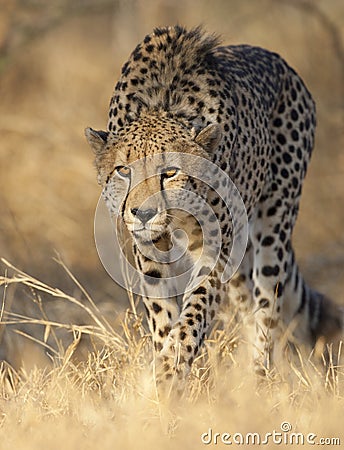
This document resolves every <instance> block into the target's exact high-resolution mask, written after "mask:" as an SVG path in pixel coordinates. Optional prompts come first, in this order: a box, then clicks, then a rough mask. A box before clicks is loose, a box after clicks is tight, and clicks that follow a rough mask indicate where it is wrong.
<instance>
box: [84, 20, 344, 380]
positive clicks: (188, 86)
mask: <svg viewBox="0 0 344 450" xmlns="http://www.w3.org/2000/svg"><path fill="white" fill-rule="evenodd" d="M315 125H316V118H315V104H314V101H313V99H312V96H311V94H310V93H309V91H308V90H307V88H306V86H305V84H304V83H303V81H302V79H301V78H300V77H299V76H298V75H297V73H296V72H295V71H294V70H293V69H292V68H291V67H290V66H289V65H288V64H287V63H286V62H285V61H284V60H283V59H282V58H281V57H280V56H279V55H278V54H276V53H272V52H270V51H268V50H264V49H262V48H258V47H253V46H249V45H231V46H222V45H221V44H220V42H219V39H218V37H217V36H214V35H211V34H208V33H207V32H205V31H204V30H203V29H202V28H200V27H197V28H194V29H191V30H187V29H185V28H183V27H181V26H174V27H166V28H157V29H155V30H154V32H153V33H152V34H150V35H147V36H146V37H145V38H144V40H143V42H142V43H140V44H139V45H138V46H137V47H136V48H135V50H134V51H133V52H132V54H131V56H130V57H129V60H128V61H127V62H126V63H125V64H124V66H123V68H122V72H121V76H120V78H119V81H118V82H117V84H116V86H115V89H114V92H113V96H112V98H111V102H110V110H109V121H108V126H107V131H96V130H94V129H92V128H86V130H85V134H86V137H87V140H88V143H89V144H90V146H91V147H92V149H93V150H94V153H95V165H96V168H97V171H98V182H99V183H100V185H101V186H102V188H103V196H104V198H105V201H106V204H107V206H108V209H109V211H110V213H111V215H112V216H116V217H118V218H119V219H120V223H121V224H122V225H121V226H124V227H126V228H127V230H128V231H129V234H130V236H131V240H132V249H133V257H134V259H135V264H136V268H137V270H138V271H139V272H140V273H141V274H142V283H143V294H142V298H143V303H144V305H145V309H146V313H147V320H148V323H149V328H150V331H151V334H152V339H153V343H154V348H155V352H156V357H155V361H156V364H157V373H158V379H159V381H162V382H165V381H166V380H169V379H171V378H172V377H173V379H174V380H178V382H179V381H181V380H183V379H185V377H186V375H187V374H188V373H189V371H190V367H191V365H192V363H193V361H194V359H195V357H196V356H197V354H198V352H199V350H200V348H201V346H202V343H203V341H204V339H205V337H206V336H207V331H208V330H209V327H210V325H211V323H212V321H213V319H214V317H215V315H216V313H217V311H218V308H219V306H220V305H221V304H223V302H224V301H225V300H227V299H228V298H229V300H230V301H231V302H234V304H236V305H237V306H238V309H239V311H240V312H241V314H242V315H243V317H247V316H250V317H251V318H253V320H254V344H253V361H254V370H255V371H256V372H257V373H266V372H267V371H268V370H270V369H271V367H272V361H273V353H274V347H275V343H276V342H279V341H280V340H281V336H282V333H283V330H285V329H286V326H288V325H290V324H292V325H293V326H292V327H291V328H292V330H293V336H295V337H296V338H297V339H299V340H300V341H301V342H305V343H307V344H310V345H313V346H314V344H315V343H316V341H317V339H318V338H319V337H321V336H325V337H326V339H327V340H329V341H331V340H332V339H335V338H337V336H340V334H341V332H342V330H343V320H342V317H343V311H342V310H341V309H340V308H339V307H338V306H336V305H335V304H333V303H332V302H331V301H330V300H328V299H327V298H326V297H325V296H324V295H322V294H320V293H318V292H315V291H314V290H312V289H311V288H310V287H309V286H308V285H307V284H306V282H305V280H304V279H303V277H302V275H301V273H300V271H299V268H298V266H297V263H296V261H295V256H294V251H293V247H292V232H293V228H294V225H295V221H296V218H297V214H298V209H299V202H300V196H301V190H302V184H303V180H304V178H305V175H306V171H307V167H308V164H309V160H310V157H311V153H312V149H313V143H314V131H315ZM185 155H192V156H193V157H195V158H196V157H197V158H200V159H201V160H202V161H209V162H210V163H211V164H212V165H215V166H216V167H217V168H218V171H217V170H215V171H214V172H212V173H211V176H210V177H209V178H211V179H212V180H213V185H212V186H210V185H209V184H207V183H204V182H203V181H202V180H199V179H196V178H194V177H193V176H192V167H191V173H190V167H189V166H190V164H189V166H188V168H187V169H186V166H187V161H186V160H184V159H183V158H184V157H185ZM138 161H139V162H140V165H139V166H137V165H136V164H137V162H138ZM194 164H195V165H194ZM193 165H194V168H195V169H196V166H197V163H193V162H192V164H191V166H193ZM200 170H201V171H202V169H200ZM221 173H222V174H223V173H224V174H226V175H227V176H228V177H229V178H230V180H231V181H232V182H233V184H234V185H235V187H236V189H237V190H238V192H239V194H240V197H241V199H242V202H243V204H244V207H245V213H246V217H247V222H248V238H247V241H242V245H243V246H244V248H243V255H244V257H243V260H242V262H241V264H240V266H239V268H238V270H237V271H236V273H235V274H232V276H231V279H230V280H229V281H228V280H227V282H225V283H224V282H223V278H221V274H223V272H224V267H225V265H226V262H227V261H228V259H229V257H230V250H231V245H232V243H233V229H234V228H233V227H234V219H233V217H232V215H231V213H230V211H228V207H227V205H226V201H225V200H224V197H223V196H222V195H219V194H218V190H217V188H218V185H219V184H221V183H220V179H221V176H220V174H221ZM139 174H140V176H141V178H140V180H139V182H136V181H134V179H138V178H137V177H138V175H139ZM228 192H229V194H228V195H227V198H228V197H229V198H231V196H232V194H231V193H230V192H233V191H230V190H229V191H228ZM195 196H196V197H197V199H198V200H194V197H195ZM179 202H180V203H181V204H183V205H188V202H189V206H190V209H189V210H188V209H187V208H182V209H180V208H178V204H179ZM192 205H193V206H192ZM204 205H207V208H204ZM196 210H197V212H198V216H197V217H195V214H194V213H193V212H194V211H196ZM199 217H200V218H199ZM212 223H216V224H217V225H218V227H217V229H213V227H210V231H209V233H210V237H209V236H208V237H209V239H208V238H207V237H205V235H204V233H203V232H202V225H205V224H208V225H209V224H212ZM177 230H179V231H180V230H182V234H183V236H184V237H185V236H186V237H187V246H186V252H185V254H184V256H183V258H184V260H183V261H184V262H183V264H186V266H187V268H188V279H187V281H186V285H185V289H184V291H183V292H182V293H180V291H178V289H176V286H174V287H173V285H171V284H166V283H164V281H165V280H166V279H171V278H173V277H177V275H178V273H179V272H178V270H180V269H179V268H178V265H177V264H176V262H175V261H174V260H173V261H172V260H171V248H172V247H173V246H174V241H175V238H176V235H177V233H176V231H177ZM207 239H208V240H207ZM204 244H207V246H208V251H204V252H202V251H201V249H202V247H204ZM209 249H210V250H209ZM214 249H216V251H217V252H218V258H217V260H216V261H215V263H214V264H213V265H210V263H209V259H211V257H212V255H211V253H212V250H214ZM157 253H159V254H165V253H166V254H168V255H169V256H168V257H167V258H166V259H165V260H162V259H160V260H159V259H157V258H156V254H157ZM215 253H216V252H215ZM169 258H170V259H169ZM196 261H197V264H196ZM177 284H178V283H177ZM171 286H172V287H171ZM177 287H178V286H177Z"/></svg>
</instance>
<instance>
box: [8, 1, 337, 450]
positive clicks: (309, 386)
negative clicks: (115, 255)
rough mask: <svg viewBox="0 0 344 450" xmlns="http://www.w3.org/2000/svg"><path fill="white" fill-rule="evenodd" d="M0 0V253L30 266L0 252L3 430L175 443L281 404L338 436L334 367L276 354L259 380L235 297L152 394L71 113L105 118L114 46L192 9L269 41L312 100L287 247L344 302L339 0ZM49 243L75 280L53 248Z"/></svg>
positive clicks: (28, 443) (220, 27) (85, 442)
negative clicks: (312, 129)
mask: <svg viewBox="0 0 344 450" xmlns="http://www.w3.org/2000/svg"><path fill="white" fill-rule="evenodd" d="M307 2H308V4H313V5H315V6H316V7H317V8H318V9H319V10H320V12H321V13H322V14H320V15H319V14H318V13H314V11H313V12H312V11H309V10H307V8H305V7H303V6H302V5H304V4H305V3H307ZM0 3H1V7H0V98H1V102H0V131H1V139H0V204H1V214H0V257H4V258H6V259H7V260H8V261H13V262H14V263H15V265H16V266H18V267H20V268H21V269H22V270H24V271H25V272H27V273H30V274H31V276H29V275H27V274H26V273H25V272H22V271H21V270H18V269H15V268H13V267H12V268H11V267H10V266H9V265H8V264H6V263H5V262H3V263H2V266H1V267H2V268H1V274H0V275H2V278H1V281H0V283H1V285H0V298H1V299H2V309H1V311H0V318H1V327H0V359H1V360H3V362H2V365H1V379H0V393H1V398H0V443H1V444H0V448H1V449H13V448H16V449H19V450H20V449H25V450H30V449H35V450H36V449H39V448H47V449H49V450H50V449H55V448H56V449H60V448H61V447H63V448H65V449H66V450H68V449H69V448H83V449H87V448H92V449H95V448H103V449H106V448H111V449H113V448H152V447H153V448H154V447H159V446H160V447H162V448H166V449H168V448H177V447H178V448H185V449H187V448H197V447H198V446H201V443H200V435H201V433H204V432H205V431H207V430H208V428H209V427H212V428H213V430H214V431H219V432H224V431H228V432H229V433H234V432H246V431H252V432H254V431H260V432H269V431H270V432H271V431H272V430H273V429H276V430H279V429H280V424H281V422H283V421H289V422H290V423H291V424H292V425H293V429H294V430H295V429H297V430H299V431H302V432H304V433H308V432H314V433H317V434H318V436H319V437H320V436H324V437H327V436H328V437H330V436H338V435H339V436H340V434H341V433H342V431H341V429H342V411H343V387H344V384H343V368H342V367H339V368H338V369H337V370H336V371H335V373H332V372H331V371H332V370H333V369H332V368H330V371H329V372H327V373H326V370H325V368H324V366H323V365H322V363H321V362H320V363H319V362H318V361H316V359H315V358H314V356H312V357H309V355H307V353H306V354H305V353H303V354H302V356H301V355H300V357H298V356H297V355H296V356H295V355H294V356H290V358H289V356H288V358H289V359H288V358H287V357H286V358H284V361H283V362H282V363H280V364H279V365H278V366H277V369H278V371H277V372H275V373H273V374H271V377H270V379H269V380H268V381H267V382H266V383H265V384H264V385H260V386H257V384H256V380H255V378H254V377H253V376H252V374H251V371H250V369H249V367H250V366H249V364H248V362H247V361H249V360H250V359H249V357H248V356H247V355H246V353H247V352H249V349H248V348H247V345H245V343H243V342H242V341H241V339H240V333H239V331H240V330H239V325H235V324H234V323H232V322H231V321H230V317H231V316H230V315H228V316H227V319H226V321H225V323H224V325H223V328H222V329H221V328H218V329H217V330H214V331H213V334H212V335H211V336H210V338H209V340H208V341H207V344H206V347H205V349H204V352H203V354H202V355H201V356H200V357H199V358H198V360H197V363H196V364H195V367H194V369H193V375H192V377H191V379H190V382H189V390H188V394H187V395H186V396H185V398H184V399H182V400H178V399H175V398H171V399H170V400H169V401H168V402H164V403H162V402H159V401H158V399H157V397H156V392H155V389H154V385H153V382H152V369H151V367H150V365H149V361H150V360H151V358H152V350H151V342H150V337H149V336H148V335H147V333H146V330H145V326H144V324H143V323H142V320H141V315H140V306H139V305H138V307H137V311H138V312H136V309H135V311H134V310H133V308H131V310H130V311H128V312H126V307H127V305H128V302H127V297H126V295H125V294H124V293H123V291H121V290H119V289H118V288H117V287H116V286H115V284H114V283H113V281H112V280H111V279H110V278H109V277H108V276H107V275H106V273H105V272H104V271H103V269H102V267H101V265H100V263H99V261H98V257H97V253H96V250H95V246H94V241H93V217H94V210H95V205H96V202H97V199H98V196H99V189H98V187H97V185H96V182H95V178H96V177H95V171H94V170H93V169H92V155H91V152H90V151H89V149H88V148H87V145H86V143H85V141H84V137H83V129H84V128H85V127H86V126H92V127H94V128H103V127H104V126H105V123H106V109H107V105H108V101H109V98H110V94H111V89H112V87H113V85H114V83H115V80H116V78H117V77H118V74H119V71H120V67H121V65H122V63H123V62H124V61H125V59H126V57H127V56H128V54H129V52H130V51H131V50H132V49H133V48H134V46H135V45H136V44H137V42H139V41H140V40H141V39H142V37H143V36H144V35H145V34H146V33H149V32H150V31H151V30H152V28H153V27H155V26H157V25H165V24H174V23H177V22H179V23H181V24H184V25H187V26H194V25H198V24H200V23H203V24H204V25H205V26H206V28H208V29H209V30H210V31H216V32H219V33H221V34H222V35H223V39H224V42H226V43H251V44H255V45H261V46H263V47H266V48H269V49H271V50H273V51H277V52H278V53H280V54H281V55H283V56H284V57H285V58H286V59H287V60H288V62H289V63H290V64H291V65H292V66H293V67H295V68H296V69H297V71H298V72H299V73H300V74H301V76H302V77H303V78H304V79H305V81H306V83H307V85H308V86H309V88H310V90H311V92H312V93H313V95H314V97H315V99H316V102H317V108H318V130H317V139H316V148H315V151H314V156H313V160H312V163H311V166H310V170H309V173H308V176H307V180H306V183H305V187H304V193H303V199H302V204H301V211H300V216H299V221H298V224H297V229H296V234H295V247H296V251H297V254H298V259H299V261H300V262H301V266H302V268H303V271H304V273H305V275H306V278H307V280H308V281H310V283H311V284H312V285H313V286H314V287H316V288H318V289H320V290H321V291H323V292H324V293H325V294H327V295H329V296H331V297H332V298H333V299H334V300H336V301H338V302H341V303H344V297H343V288H344V284H343V283H344V257H343V254H344V251H343V249H344V240H343V226H342V224H343V221H344V209H343V208H342V205H343V201H344V183H343V173H344V158H343V152H342V151H341V149H342V148H343V146H344V133H343V123H344V92H343V71H344V64H343V59H342V60H341V59H340V58H339V57H338V55H339V53H340V51H341V48H343V42H344V35H343V33H344V27H343V24H344V3H343V1H342V0H330V1H329V0H250V1H246V2H243V1H241V0H213V1H211V2H209V1H208V0H198V1H196V0H184V1H183V2H172V1H170V0H154V1H153V0H146V1H136V0H128V1H126V2H124V1H121V2H115V1H112V0H100V1H98V0H97V1H96V0H84V1H82V2H68V1H65V0H51V1H49V2H44V1H40V0H26V1H25V2H19V0H6V1H3V2H1V0H0ZM300 5H301V6H300ZM338 43H339V44H338ZM338 52H339V53H338ZM55 250H56V251H57V252H59V254H61V255H62V259H63V261H66V263H67V265H68V267H70V268H71V271H72V273H73V274H75V275H76V277H77V279H78V280H80V283H79V282H78V281H77V280H76V279H75V278H74V275H72V273H71V272H69V271H68V269H66V266H64V265H63V264H61V263H60V264H56V263H55V262H54V261H53V260H52V256H54V254H55ZM40 280H44V282H43V281H40ZM56 286H59V288H56ZM83 286H84V287H85V288H86V290H87V292H89V293H90V295H89V294H88V293H87V292H86V290H85V289H84V288H83ZM227 321H229V322H227ZM5 323H7V325H5ZM5 361H7V362H5ZM336 364H337V363H336V361H333V362H332V366H334V365H336ZM343 439H344V438H343ZM270 447H271V448H273V445H271V446H270ZM279 447H281V446H279Z"/></svg>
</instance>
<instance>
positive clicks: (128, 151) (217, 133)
mask: <svg viewBox="0 0 344 450" xmlns="http://www.w3.org/2000/svg"><path fill="white" fill-rule="evenodd" d="M85 134H86V137H87V140H88V142H89V144H90V146H91V147H92V148H93V150H94V152H95V157H96V158H95V165H96V168H97V171H98V182H99V183H100V184H101V185H102V187H103V194H104V197H105V200H106V203H107V206H108V208H109V210H110V212H111V214H113V215H119V216H121V217H122V218H123V220H124V222H125V224H126V226H127V228H128V230H129V231H130V232H131V233H132V234H133V235H134V236H135V237H136V238H140V239H142V240H147V241H148V240H149V241H151V240H153V241H154V240H157V239H159V238H160V237H161V236H163V235H164V234H166V233H168V232H169V231H171V229H170V227H171V226H172V223H173V221H174V219H173V218H175V217H176V212H175V209H176V206H178V205H179V204H180V202H182V203H183V204H185V200H186V199H185V196H187V195H188V194H187V193H188V192H190V191H192V190H195V183H194V182H192V181H191V180H190V176H189V174H190V173H192V170H193V168H192V167H191V168H190V167H188V155H190V154H192V155H197V156H201V157H202V158H205V159H207V160H208V159H211V155H212V154H213V153H214V151H215V150H216V148H217V147H218V145H219V143H220V140H221V130H220V127H219V126H218V125H217V124H211V125H208V126H206V127H205V128H203V129H201V130H198V132H196V131H195V129H191V130H190V129H188V128H187V127H186V126H185V125H183V124H181V123H180V122H178V121H176V120H173V119H171V118H169V117H165V116H157V115H155V116H152V115H149V116H144V117H141V118H140V119H138V120H136V121H133V122H132V123H130V124H129V125H128V126H127V127H125V128H123V129H122V130H121V131H120V132H118V133H117V134H114V133H111V132H105V131H95V130H93V129H92V128H86V130H85ZM202 158H199V160H200V161H202ZM172 210H174V211H172Z"/></svg>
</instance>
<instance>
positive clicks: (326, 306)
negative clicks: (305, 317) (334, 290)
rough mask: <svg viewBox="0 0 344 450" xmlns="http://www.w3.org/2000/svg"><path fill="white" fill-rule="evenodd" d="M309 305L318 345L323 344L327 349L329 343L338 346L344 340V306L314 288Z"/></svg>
mask: <svg viewBox="0 0 344 450" xmlns="http://www.w3.org/2000/svg"><path fill="white" fill-rule="evenodd" d="M309 306H310V328H311V333H312V337H313V339H314V343H315V344H316V347H317V344H322V345H321V346H322V347H323V349H324V350H326V347H325V346H326V345H327V344H328V345H330V344H333V347H337V348H338V344H339V342H340V341H341V340H344V306H340V305H338V304H336V303H335V302H333V301H332V300H330V299H329V298H327V297H326V296H325V295H323V294H320V293H318V292H316V291H313V290H312V291H311V301H310V304H309ZM311 310H313V311H312V312H313V314H311Z"/></svg>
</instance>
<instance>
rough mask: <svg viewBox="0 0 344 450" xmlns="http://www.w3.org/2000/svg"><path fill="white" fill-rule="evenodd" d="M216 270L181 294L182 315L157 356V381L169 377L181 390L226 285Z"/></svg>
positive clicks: (162, 380)
mask: <svg viewBox="0 0 344 450" xmlns="http://www.w3.org/2000/svg"><path fill="white" fill-rule="evenodd" d="M219 269H220V268H215V269H214V270H213V271H212V272H211V273H210V274H209V275H208V277H207V278H205V279H204V281H203V282H202V283H201V284H200V285H198V286H197V287H195V288H194V289H192V290H191V291H190V292H187V293H186V294H185V295H184V298H183V305H182V311H181V314H180V316H179V318H178V320H177V321H176V323H175V324H174V326H173V328H172V329H171V331H170V333H169V335H168V337H167V339H166V341H165V344H164V346H163V349H162V351H161V353H160V354H159V356H158V360H157V367H158V370H157V375H158V376H157V379H158V382H159V383H161V382H164V381H166V380H171V381H172V384H173V385H174V384H175V382H177V383H178V386H179V387H180V388H181V389H182V386H183V381H184V380H185V378H186V375H187V374H188V373H189V371H190V367H191V365H192V363H193V361H194V358H195V356H196V355H197V353H198V350H199V348H200V346H201V344H202V343H203V341H204V338H205V336H206V333H207V330H208V328H209V324H210V322H211V320H212V319H213V318H214V316H215V314H216V311H217V309H218V307H219V304H220V302H221V298H222V297H223V292H224V291H225V288H226V287H225V285H224V284H221V283H220V280H219V276H218V270H219Z"/></svg>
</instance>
